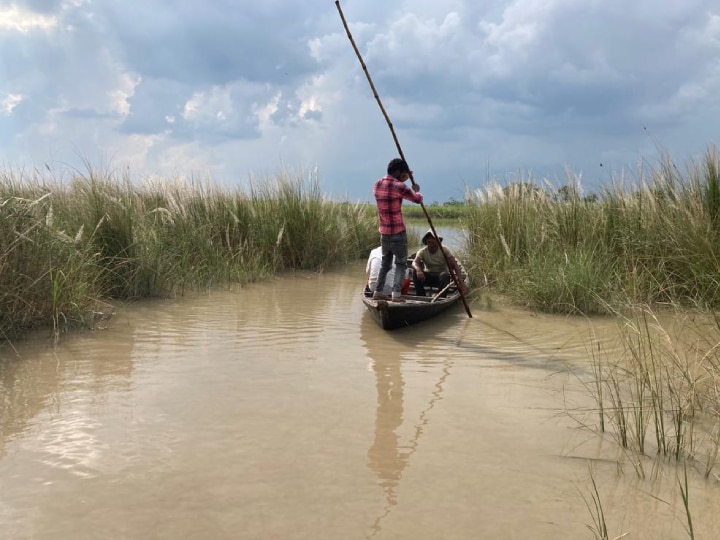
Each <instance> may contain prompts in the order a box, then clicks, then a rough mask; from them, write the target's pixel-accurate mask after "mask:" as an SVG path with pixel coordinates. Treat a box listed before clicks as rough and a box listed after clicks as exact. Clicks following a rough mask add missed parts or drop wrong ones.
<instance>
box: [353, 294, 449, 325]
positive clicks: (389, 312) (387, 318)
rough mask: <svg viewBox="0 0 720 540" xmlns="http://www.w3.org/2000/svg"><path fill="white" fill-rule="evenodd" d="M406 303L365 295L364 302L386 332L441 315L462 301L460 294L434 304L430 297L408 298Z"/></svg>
mask: <svg viewBox="0 0 720 540" xmlns="http://www.w3.org/2000/svg"><path fill="white" fill-rule="evenodd" d="M405 298H406V301H405V302H404V303H396V302H389V301H387V300H373V299H372V298H368V297H367V296H365V294H364V293H363V297H362V301H363V304H365V307H366V308H367V310H368V312H369V313H370V316H371V317H372V318H373V320H374V321H375V322H376V323H377V324H378V325H380V326H381V327H382V328H383V329H385V330H397V329H398V328H405V327H407V326H410V325H413V324H416V323H419V322H422V321H424V320H427V319H430V318H432V317H435V316H436V315H439V314H440V313H442V312H443V311H446V310H447V309H449V308H451V307H452V306H454V305H455V304H457V303H458V302H459V301H460V294H459V293H454V294H453V295H448V297H447V298H438V299H437V300H435V301H434V302H432V301H431V298H430V297H412V296H406V297H405Z"/></svg>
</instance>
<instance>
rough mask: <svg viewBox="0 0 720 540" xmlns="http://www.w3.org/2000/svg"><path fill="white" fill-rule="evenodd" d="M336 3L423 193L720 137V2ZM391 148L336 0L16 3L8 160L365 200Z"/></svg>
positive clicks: (8, 29) (3, 132)
mask: <svg viewBox="0 0 720 540" xmlns="http://www.w3.org/2000/svg"><path fill="white" fill-rule="evenodd" d="M341 6H342V9H343V12H344V14H345V17H346V18H347V20H348V22H349V24H350V28H351V32H352V34H353V37H354V38H355V40H356V42H357V44H358V47H359V49H360V51H361V54H362V55H363V58H364V60H365V62H366V64H367V66H368V69H369V71H370V74H371V76H372V78H373V81H374V83H375V86H376V88H377V90H378V93H379V94H380V97H381V99H382V101H383V104H384V105H385V108H386V110H387V112H388V114H389V116H390V118H391V120H392V122H393V124H394V127H395V130H396V132H397V136H398V138H399V141H400V144H401V145H402V149H403V151H404V153H405V156H406V158H407V160H408V162H409V163H410V166H411V167H412V169H413V170H414V171H415V176H416V179H417V181H418V182H419V183H420V185H421V187H422V191H423V193H424V194H425V196H426V201H427V202H432V201H446V200H448V199H450V198H455V199H462V197H463V193H464V190H465V186H470V187H482V186H483V185H485V183H486V180H487V179H488V178H495V179H498V180H500V181H507V180H512V179H516V178H517V177H518V174H519V173H522V174H523V175H525V176H530V177H532V178H534V179H539V178H543V177H547V178H549V179H551V180H552V181H554V182H561V181H562V179H563V175H564V171H565V170H571V171H572V172H573V173H575V174H577V175H582V184H583V186H584V188H585V190H586V191H593V190H595V189H597V188H598V187H599V186H602V185H604V184H607V183H608V182H610V181H611V178H612V175H613V174H615V175H617V174H619V173H620V172H621V171H623V170H626V171H628V172H629V174H635V173H636V171H637V166H638V163H639V162H640V161H641V160H645V161H647V162H650V163H656V160H657V156H658V150H659V149H660V150H663V151H666V152H668V153H669V154H670V156H671V157H672V158H673V159H674V161H675V162H676V163H678V164H685V163H687V162H688V160H690V159H692V158H695V157H697V156H699V155H702V154H703V153H704V151H705V150H706V148H707V147H708V146H710V145H713V144H716V143H718V142H720V140H719V139H720V133H719V131H720V128H718V126H720V3H718V2H717V0H663V1H658V0H633V1H632V2H628V1H627V0H343V1H342V2H341ZM396 155H397V150H396V148H395V144H394V142H393V140H392V137H391V134H390V130H389V129H388V126H387V124H386V123H385V120H384V118H383V116H382V114H381V112H380V109H379V107H378V105H377V103H376V101H375V99H374V97H373V95H372V92H371V90H370V87H369V85H368V82H367V79H366V78H365V75H364V73H363V71H362V69H361V67H360V64H359V62H358V60H357V58H356V57H355V54H354V52H353V50H352V47H351V45H350V42H349V41H348V39H347V36H346V35H345V31H344V29H343V26H342V22H341V20H340V17H339V14H338V11H337V8H336V6H335V3H334V1H332V0H262V1H259V0H123V1H111V0H11V1H9V2H8V1H6V0H0V169H3V170H7V169H10V170H24V171H28V170H33V169H34V168H38V169H41V170H47V169H48V168H49V169H50V171H52V173H53V174H54V175H57V176H59V177H63V176H66V175H67V174H68V173H67V171H68V170H71V169H72V167H80V168H82V164H83V162H89V163H91V164H92V165H93V166H94V167H98V168H102V169H113V170H129V171H130V174H131V175H132V176H133V177H137V178H142V177H144V176H145V175H161V176H176V175H185V176H195V177H202V178H206V177H209V178H211V179H212V180H213V181H214V182H216V183H218V184H221V185H227V186H234V185H246V183H247V181H248V178H249V177H250V176H251V175H254V176H256V177H265V176H271V175H273V174H275V173H276V172H277V171H279V170H280V169H282V168H285V169H287V170H290V171H295V172H297V171H300V172H301V173H302V174H312V173H313V172H314V171H317V173H318V174H319V178H320V182H321V186H322V188H323V191H325V192H326V193H328V194H330V195H332V196H334V197H337V198H349V199H351V200H366V199H369V197H370V196H371V186H372V183H373V181H374V180H375V179H376V178H377V177H379V176H381V175H382V174H383V173H384V170H385V167H386V165H387V162H388V161H389V160H390V159H391V158H392V157H394V156H396ZM601 164H602V166H601Z"/></svg>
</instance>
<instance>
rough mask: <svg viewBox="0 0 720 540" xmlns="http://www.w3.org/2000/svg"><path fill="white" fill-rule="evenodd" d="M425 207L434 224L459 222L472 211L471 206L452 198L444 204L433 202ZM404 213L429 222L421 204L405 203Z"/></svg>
mask: <svg viewBox="0 0 720 540" xmlns="http://www.w3.org/2000/svg"><path fill="white" fill-rule="evenodd" d="M425 209H426V210H427V212H428V215H429V216H430V219H432V221H433V224H435V222H436V221H437V222H440V221H444V222H445V223H447V224H452V223H457V224H459V223H460V222H461V221H463V220H466V219H467V218H468V215H469V213H470V207H469V206H468V205H467V204H465V203H464V202H461V201H454V200H452V199H451V200H450V201H448V202H445V203H443V204H439V203H433V204H430V205H425ZM403 215H404V216H405V219H408V220H412V219H414V220H423V221H425V222H427V218H426V217H425V213H424V212H423V210H422V207H421V206H420V205H419V204H403Z"/></svg>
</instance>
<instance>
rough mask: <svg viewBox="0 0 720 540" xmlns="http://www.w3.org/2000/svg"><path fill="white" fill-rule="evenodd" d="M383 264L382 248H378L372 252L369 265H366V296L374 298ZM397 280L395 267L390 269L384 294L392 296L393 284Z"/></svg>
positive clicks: (368, 261)
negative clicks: (373, 294)
mask: <svg viewBox="0 0 720 540" xmlns="http://www.w3.org/2000/svg"><path fill="white" fill-rule="evenodd" d="M381 264H382V247H379V246H378V247H376V248H375V249H373V250H372V251H371V252H370V256H369V257H368V260H367V264H366V265H365V274H366V276H367V281H366V283H365V296H372V293H373V291H374V290H375V285H376V284H377V279H378V275H379V274H380V265H381ZM394 280H395V265H394V264H393V265H392V266H391V267H390V271H389V272H388V275H387V277H386V278H385V286H384V287H383V294H385V295H387V296H390V294H392V288H393V283H394Z"/></svg>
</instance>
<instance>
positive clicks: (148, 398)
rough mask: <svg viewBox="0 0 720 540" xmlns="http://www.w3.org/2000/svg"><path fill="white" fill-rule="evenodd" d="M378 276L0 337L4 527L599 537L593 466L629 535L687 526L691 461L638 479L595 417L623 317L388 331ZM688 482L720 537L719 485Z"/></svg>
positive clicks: (444, 320) (152, 304)
mask: <svg viewBox="0 0 720 540" xmlns="http://www.w3.org/2000/svg"><path fill="white" fill-rule="evenodd" d="M363 273H364V264H357V265H353V266H351V267H349V268H347V269H343V270H341V271H337V272H329V273H325V274H322V275H297V276H295V277H283V278H279V279H277V280H274V281H272V282H269V283H261V284H256V285H252V286H248V287H246V288H241V289H237V290H217V291H213V292H212V293H210V294H207V295H201V296H198V297H194V298H180V299H175V300H169V301H148V302H142V303H138V304H134V305H132V306H129V307H127V308H122V309H120V310H118V313H117V315H116V316H115V318H114V319H112V320H111V321H110V322H109V323H108V325H107V328H105V329H98V330H96V331H94V332H88V333H78V334H73V335H68V336H64V337H63V338H62V339H61V341H60V343H59V344H58V345H57V346H56V347H52V346H49V345H48V342H47V340H45V339H39V338H36V339H33V340H30V341H26V342H23V343H16V344H15V347H14V349H13V348H10V347H7V346H6V347H4V348H2V349H0V357H2V360H1V361H0V392H1V393H2V395H1V399H0V404H1V405H2V408H1V409H0V412H1V413H2V416H1V417H0V538H12V539H43V540H44V539H65V538H67V539H71V538H72V539H77V538H87V539H95V538H128V539H145V538H153V539H154V538H168V539H185V538H187V539H191V538H192V539H196V538H212V539H237V538H240V539H313V540H316V539H333V540H334V539H355V538H357V539H368V538H376V539H406V538H407V539H466V538H467V539H471V538H472V539H478V538H493V539H505V538H507V539H516V538H517V539H526V538H532V539H558V538H571V539H574V538H593V535H592V532H591V531H590V530H589V529H588V526H589V525H590V526H592V525H593V520H592V514H591V512H590V511H589V510H588V506H587V503H589V504H590V505H592V498H591V492H590V487H591V478H590V469H589V465H588V464H589V463H592V467H593V476H594V478H595V480H596V482H597V485H598V491H599V494H600V497H601V501H602V508H603V511H604V513H605V516H606V521H607V525H608V529H609V534H610V537H611V538H613V537H615V536H618V535H620V534H622V533H629V535H628V536H627V538H643V539H659V538H662V539H675V538H677V539H682V538H689V535H688V533H687V531H686V529H685V527H686V518H685V514H684V508H683V504H682V500H681V497H680V492H679V490H678V489H677V480H678V473H677V471H676V469H675V468H674V467H672V466H670V465H662V466H659V467H658V469H657V470H656V471H655V472H654V474H652V475H649V477H648V478H646V479H644V480H640V479H638V478H637V476H636V475H635V474H633V471H632V467H631V466H630V465H627V464H626V465H624V466H621V465H618V463H619V462H622V461H623V460H622V453H621V452H618V450H617V447H616V445H615V443H614V442H613V441H612V439H611V438H609V437H606V438H604V439H601V438H599V437H598V436H597V435H594V434H592V433H589V432H588V431H587V430H584V429H581V428H580V426H579V421H578V418H587V416H583V414H584V413H583V412H582V411H583V409H585V408H592V407H593V406H594V405H593V401H592V399H591V397H590V395H589V393H588V391H587V390H586V389H585V388H584V387H583V386H582V385H581V384H580V383H579V382H578V381H579V380H581V379H582V378H583V377H584V376H585V375H587V364H588V362H587V359H588V351H587V347H588V343H589V332H590V329H589V328H590V326H592V328H593V332H594V333H595V334H596V335H597V336H600V338H603V336H605V335H607V340H608V347H612V342H613V337H612V332H613V330H612V328H613V326H614V324H613V323H612V322H611V321H604V320H602V319H599V320H594V321H592V325H590V324H589V322H588V321H586V320H583V319H579V318H566V317H553V316H546V315H537V314H532V313H529V312H526V311H521V310H517V309H513V308H510V307H508V306H502V305H496V306H492V307H488V306H487V305H486V303H485V302H476V303H474V304H472V305H471V307H472V309H473V314H474V317H473V318H472V319H468V318H467V316H466V315H465V312H464V310H463V308H462V306H458V307H457V309H454V310H453V311H451V312H449V313H447V314H446V315H444V316H441V317H439V318H437V319H435V320H432V321H428V322H426V323H422V324H420V325H417V326H415V327H412V328H409V329H404V330H400V331H396V332H384V331H383V330H381V329H380V328H378V327H377V326H376V325H375V323H374V322H373V321H372V320H371V319H370V317H369V316H368V315H367V314H366V313H365V312H364V308H363V306H362V303H361V301H360V297H359V288H360V284H361V282H362V279H363ZM568 411H570V412H572V414H568ZM591 416H592V415H590V417H591ZM621 469H622V470H621ZM689 484H690V508H691V512H692V519H693V526H694V530H695V537H696V538H716V537H717V531H719V530H720V518H719V517H718V516H719V515H720V513H718V512H717V509H718V508H720V491H719V490H718V486H717V483H716V482H714V481H713V480H709V481H706V480H703V479H702V478H701V476H700V475H698V474H696V473H694V472H693V471H691V472H690V474H689Z"/></svg>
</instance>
